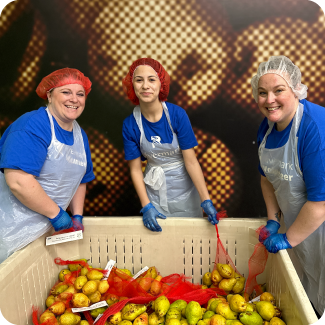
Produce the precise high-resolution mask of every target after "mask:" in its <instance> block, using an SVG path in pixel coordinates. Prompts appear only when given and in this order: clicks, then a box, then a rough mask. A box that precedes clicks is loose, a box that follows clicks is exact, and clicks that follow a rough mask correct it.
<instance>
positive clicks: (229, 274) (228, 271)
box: [217, 263, 235, 279]
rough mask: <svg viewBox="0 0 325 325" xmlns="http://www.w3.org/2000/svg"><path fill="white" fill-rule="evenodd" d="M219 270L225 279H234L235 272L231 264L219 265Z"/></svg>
mask: <svg viewBox="0 0 325 325" xmlns="http://www.w3.org/2000/svg"><path fill="white" fill-rule="evenodd" d="M217 270H218V272H219V273H220V275H221V276H222V277H223V278H226V279H230V278H233V277H234V274H235V271H234V269H233V268H232V267H231V265H230V264H221V263H218V264H217Z"/></svg>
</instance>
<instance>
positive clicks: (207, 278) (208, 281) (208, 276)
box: [202, 272, 212, 286]
mask: <svg viewBox="0 0 325 325" xmlns="http://www.w3.org/2000/svg"><path fill="white" fill-rule="evenodd" d="M202 283H203V284H204V285H206V286H210V285H211V284H212V280H211V273H210V272H206V273H204V275H203V277H202Z"/></svg>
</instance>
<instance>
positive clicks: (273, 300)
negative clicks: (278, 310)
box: [260, 292, 275, 305]
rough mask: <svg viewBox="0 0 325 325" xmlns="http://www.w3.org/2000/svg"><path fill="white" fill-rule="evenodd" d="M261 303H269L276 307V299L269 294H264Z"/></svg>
mask: <svg viewBox="0 0 325 325" xmlns="http://www.w3.org/2000/svg"><path fill="white" fill-rule="evenodd" d="M260 301H269V302H270V303H271V304H272V305H275V298H274V296H273V295H272V294H271V293H269V292H263V293H262V294H261V296H260Z"/></svg>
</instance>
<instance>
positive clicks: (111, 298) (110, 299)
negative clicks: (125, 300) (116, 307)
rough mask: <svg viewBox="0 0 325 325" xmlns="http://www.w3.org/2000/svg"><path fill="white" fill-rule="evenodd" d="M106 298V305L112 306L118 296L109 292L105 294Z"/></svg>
mask: <svg viewBox="0 0 325 325" xmlns="http://www.w3.org/2000/svg"><path fill="white" fill-rule="evenodd" d="M106 298H107V299H106V302H107V305H109V306H112V305H113V304H115V303H116V302H118V301H119V297H118V296H117V295H114V294H109V295H107V297H106Z"/></svg>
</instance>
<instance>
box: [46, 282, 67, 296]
mask: <svg viewBox="0 0 325 325" xmlns="http://www.w3.org/2000/svg"><path fill="white" fill-rule="evenodd" d="M66 289H68V285H67V284H65V283H64V282H59V283H58V284H57V285H56V286H55V287H54V288H52V289H51V291H50V293H51V294H52V295H53V296H58V295H59V294H60V293H62V292H63V291H64V290H66Z"/></svg>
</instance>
